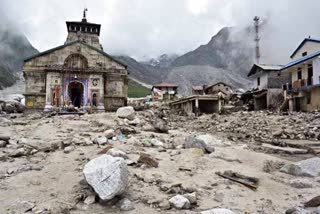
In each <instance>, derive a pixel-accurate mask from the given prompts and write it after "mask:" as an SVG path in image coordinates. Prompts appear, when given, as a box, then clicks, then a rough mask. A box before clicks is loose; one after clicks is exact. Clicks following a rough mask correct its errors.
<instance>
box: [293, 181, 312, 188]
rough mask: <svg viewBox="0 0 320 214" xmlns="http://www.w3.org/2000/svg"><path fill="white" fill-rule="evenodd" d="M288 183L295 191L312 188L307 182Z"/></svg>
mask: <svg viewBox="0 0 320 214" xmlns="http://www.w3.org/2000/svg"><path fill="white" fill-rule="evenodd" d="M289 183H290V186H291V187H294V188H297V189H305V188H312V183H311V182H310V181H308V180H302V179H295V180H291V181H290V182H289Z"/></svg>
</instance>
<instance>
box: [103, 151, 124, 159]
mask: <svg viewBox="0 0 320 214" xmlns="http://www.w3.org/2000/svg"><path fill="white" fill-rule="evenodd" d="M106 154H108V155H111V156H113V157H120V158H123V159H129V157H128V155H127V154H126V153H125V152H124V151H121V150H119V149H115V148H111V149H109V150H108V151H107V153H106Z"/></svg>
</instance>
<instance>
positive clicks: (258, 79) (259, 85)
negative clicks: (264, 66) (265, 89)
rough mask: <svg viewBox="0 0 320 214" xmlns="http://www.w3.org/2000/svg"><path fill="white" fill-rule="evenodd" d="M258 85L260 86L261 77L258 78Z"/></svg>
mask: <svg viewBox="0 0 320 214" xmlns="http://www.w3.org/2000/svg"><path fill="white" fill-rule="evenodd" d="M257 85H258V86H260V77H258V78H257Z"/></svg>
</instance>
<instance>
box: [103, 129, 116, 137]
mask: <svg viewBox="0 0 320 214" xmlns="http://www.w3.org/2000/svg"><path fill="white" fill-rule="evenodd" d="M104 136H105V137H106V138H108V139H112V138H113V137H114V136H116V133H115V132H114V130H113V129H108V130H106V131H105V132H104Z"/></svg>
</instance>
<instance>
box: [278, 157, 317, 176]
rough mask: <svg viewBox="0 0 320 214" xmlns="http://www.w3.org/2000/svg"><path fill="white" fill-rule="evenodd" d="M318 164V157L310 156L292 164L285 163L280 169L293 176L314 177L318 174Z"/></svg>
mask: <svg viewBox="0 0 320 214" xmlns="http://www.w3.org/2000/svg"><path fill="white" fill-rule="evenodd" d="M319 166H320V158H310V159H307V160H303V161H299V162H297V163H294V164H286V165H284V166H283V167H282V168H281V169H280V171H281V172H284V173H287V174H291V175H295V176H308V177H316V176H319V175H320V167H319Z"/></svg>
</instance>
